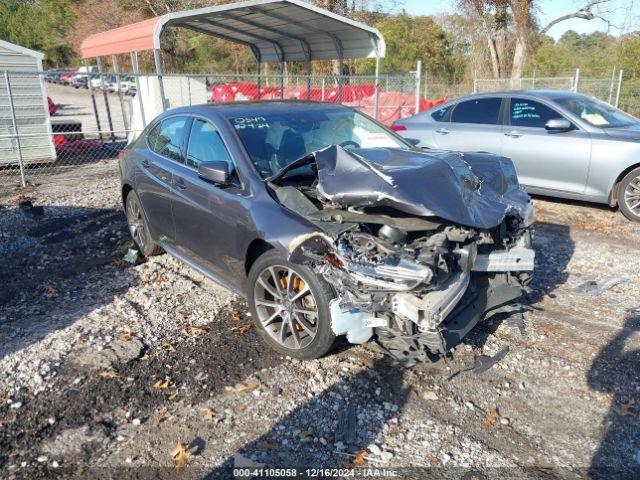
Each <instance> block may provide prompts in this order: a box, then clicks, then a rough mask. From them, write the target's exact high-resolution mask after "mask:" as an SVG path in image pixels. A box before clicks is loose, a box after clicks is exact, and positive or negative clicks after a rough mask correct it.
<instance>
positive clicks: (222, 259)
mask: <svg viewBox="0 0 640 480" xmlns="http://www.w3.org/2000/svg"><path fill="white" fill-rule="evenodd" d="M210 161H225V162H227V163H228V165H229V171H230V172H232V174H231V178H230V181H229V184H228V185H218V184H215V183H212V182H209V181H207V180H203V179H202V178H200V177H199V176H198V166H199V165H200V164H201V163H203V162H210ZM173 185H174V188H175V189H176V192H177V196H176V197H175V199H174V201H173V215H174V219H175V224H176V237H177V244H178V245H177V247H178V248H179V249H180V250H181V251H182V253H183V254H185V255H186V256H188V257H190V258H192V259H193V260H195V261H196V262H197V263H199V264H200V265H201V266H203V267H205V268H206V269H207V270H209V271H210V272H211V273H213V274H214V275H215V276H216V277H218V280H220V281H221V282H222V283H233V278H236V277H237V274H238V270H239V269H244V264H243V263H242V262H240V261H239V260H238V259H239V258H240V256H241V255H239V253H238V250H239V245H240V242H239V241H238V240H237V237H238V231H239V229H241V228H242V227H243V226H244V225H245V224H246V222H247V212H248V209H249V207H250V205H249V202H248V200H247V198H246V197H245V195H244V194H243V190H242V186H241V183H240V180H239V178H238V176H237V172H236V169H235V164H234V162H233V160H232V159H231V155H230V154H229V151H228V149H227V147H226V145H225V144H224V142H223V140H222V137H221V136H220V134H219V132H218V130H217V129H216V128H215V126H214V125H213V123H211V122H210V121H208V120H206V119H202V118H194V119H193V122H192V125H191V129H190V134H189V138H188V141H187V148H186V157H185V160H184V162H183V163H182V164H181V165H179V166H177V167H176V169H175V170H174V175H173ZM243 231H244V230H243ZM239 262H240V263H242V265H240V263H239Z"/></svg>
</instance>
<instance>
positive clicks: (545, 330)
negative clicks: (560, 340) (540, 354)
mask: <svg viewBox="0 0 640 480" xmlns="http://www.w3.org/2000/svg"><path fill="white" fill-rule="evenodd" d="M536 330H537V331H538V333H539V334H540V335H545V336H547V337H549V336H551V335H553V334H555V333H556V332H557V330H556V329H555V328H552V327H547V326H546V325H539V326H538V327H536Z"/></svg>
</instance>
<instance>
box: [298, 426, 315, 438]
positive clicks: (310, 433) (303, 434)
mask: <svg viewBox="0 0 640 480" xmlns="http://www.w3.org/2000/svg"><path fill="white" fill-rule="evenodd" d="M312 436H313V428H309V429H307V430H303V431H302V432H300V438H305V437H312Z"/></svg>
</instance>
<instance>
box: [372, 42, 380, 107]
mask: <svg viewBox="0 0 640 480" xmlns="http://www.w3.org/2000/svg"><path fill="white" fill-rule="evenodd" d="M374 88H375V92H374V95H375V96H374V97H373V98H374V99H373V118H375V119H376V120H378V111H379V109H380V106H379V104H380V55H378V52H377V50H376V78H375V82H374Z"/></svg>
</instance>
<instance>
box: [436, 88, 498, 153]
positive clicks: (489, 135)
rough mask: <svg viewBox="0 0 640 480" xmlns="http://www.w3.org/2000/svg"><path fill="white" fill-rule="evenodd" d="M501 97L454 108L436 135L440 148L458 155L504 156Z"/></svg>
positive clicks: (439, 126)
mask: <svg viewBox="0 0 640 480" xmlns="http://www.w3.org/2000/svg"><path fill="white" fill-rule="evenodd" d="M501 105H502V98H501V97H479V98H475V99H470V100H464V101H462V102H460V103H458V104H457V105H456V106H454V107H453V110H452V112H451V114H450V117H449V122H443V123H439V124H438V125H437V127H436V130H435V133H434V135H433V137H434V142H435V144H436V146H437V148H441V149H443V150H454V151H459V152H489V153H495V154H496V155H501V154H502V142H503V135H502V122H501V116H500V109H501Z"/></svg>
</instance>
